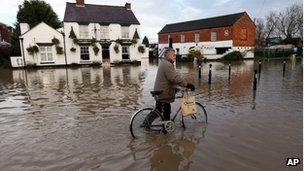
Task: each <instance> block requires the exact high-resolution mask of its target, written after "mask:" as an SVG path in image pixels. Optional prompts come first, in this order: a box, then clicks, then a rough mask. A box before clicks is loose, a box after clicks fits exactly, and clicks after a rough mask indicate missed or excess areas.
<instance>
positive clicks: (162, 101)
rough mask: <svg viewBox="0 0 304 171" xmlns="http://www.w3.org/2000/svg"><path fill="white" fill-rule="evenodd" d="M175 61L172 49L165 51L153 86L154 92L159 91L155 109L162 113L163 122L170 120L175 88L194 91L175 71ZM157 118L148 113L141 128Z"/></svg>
mask: <svg viewBox="0 0 304 171" xmlns="http://www.w3.org/2000/svg"><path fill="white" fill-rule="evenodd" d="M175 60H176V55H175V51H174V49H172V48H168V49H167V50H166V51H165V59H162V61H161V62H160V64H159V67H158V70H157V75H156V79H155V84H154V91H160V92H161V93H160V94H159V95H158V99H156V109H157V110H158V111H161V112H163V114H164V120H170V114H171V105H170V103H172V102H174V99H175V88H176V86H177V85H178V86H181V87H187V88H189V89H190V90H191V91H194V90H195V87H194V85H193V84H191V83H188V82H187V81H186V79H184V78H183V77H181V75H180V74H179V73H177V72H176V71H175V68H174V65H173V64H174V62H175ZM157 117H158V115H157V114H156V113H155V112H153V111H152V112H150V113H149V114H148V115H147V116H146V118H145V120H144V122H143V123H142V124H141V127H147V128H149V125H150V124H151V123H152V122H153V121H154V120H155V119H156V118H157Z"/></svg>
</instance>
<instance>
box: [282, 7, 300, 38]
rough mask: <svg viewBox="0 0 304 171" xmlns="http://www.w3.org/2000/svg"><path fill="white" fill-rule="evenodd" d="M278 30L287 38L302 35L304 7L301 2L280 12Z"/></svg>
mask: <svg viewBox="0 0 304 171" xmlns="http://www.w3.org/2000/svg"><path fill="white" fill-rule="evenodd" d="M277 29H278V32H279V34H280V35H281V36H283V38H285V39H288V40H290V39H292V38H295V37H299V36H301V37H302V31H303V7H302V5H299V4H293V5H291V6H290V7H288V8H286V9H285V11H283V12H280V14H279V21H278V27H277Z"/></svg>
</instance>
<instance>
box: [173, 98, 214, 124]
mask: <svg viewBox="0 0 304 171" xmlns="http://www.w3.org/2000/svg"><path fill="white" fill-rule="evenodd" d="M195 104H196V114H194V115H190V116H183V115H182V110H181V108H179V109H178V112H179V114H180V115H181V119H182V126H183V127H184V128H186V127H196V126H202V125H206V124H207V122H208V116H207V112H206V109H205V107H204V106H203V105H202V104H200V103H199V102H195Z"/></svg>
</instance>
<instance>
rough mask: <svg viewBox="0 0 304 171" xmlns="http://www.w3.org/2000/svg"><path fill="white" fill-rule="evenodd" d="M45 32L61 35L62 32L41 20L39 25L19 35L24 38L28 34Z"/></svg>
mask: <svg viewBox="0 0 304 171" xmlns="http://www.w3.org/2000/svg"><path fill="white" fill-rule="evenodd" d="M43 34H53V35H55V34H56V35H61V33H60V32H59V31H57V30H56V29H54V28H52V27H51V26H49V25H47V24H46V23H44V22H41V23H39V24H38V25H36V26H34V27H33V28H31V29H30V30H28V31H27V32H25V33H23V34H22V35H20V36H19V37H20V38H24V37H26V36H28V35H43Z"/></svg>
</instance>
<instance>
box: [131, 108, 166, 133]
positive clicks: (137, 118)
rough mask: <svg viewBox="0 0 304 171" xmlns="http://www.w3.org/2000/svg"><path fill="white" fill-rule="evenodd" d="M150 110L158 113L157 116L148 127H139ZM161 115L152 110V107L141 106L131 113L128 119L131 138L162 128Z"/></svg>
mask: <svg viewBox="0 0 304 171" xmlns="http://www.w3.org/2000/svg"><path fill="white" fill-rule="evenodd" d="M150 112H155V113H156V114H157V115H158V118H157V119H155V120H154V122H153V123H152V124H151V125H149V126H148V127H141V124H142V123H143V122H144V120H145V119H146V116H147V115H148V114H149V113H150ZM162 120H163V118H162V116H161V115H160V114H159V113H158V112H156V111H153V108H143V109H140V110H139V111H137V112H136V113H134V114H133V116H132V118H131V120H130V126H129V128H130V132H131V135H132V137H133V138H139V137H143V136H145V135H146V134H147V133H150V132H151V131H161V130H162V129H163V124H162Z"/></svg>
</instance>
